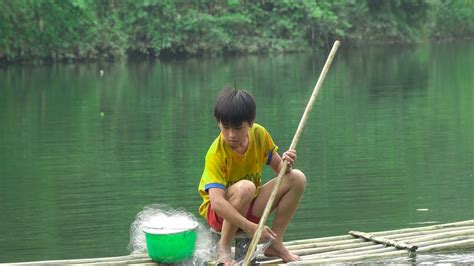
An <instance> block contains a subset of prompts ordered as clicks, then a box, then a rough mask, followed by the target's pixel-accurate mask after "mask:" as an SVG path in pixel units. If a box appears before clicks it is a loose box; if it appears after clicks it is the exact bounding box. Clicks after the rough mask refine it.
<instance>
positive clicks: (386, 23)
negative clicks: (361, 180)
mask: <svg viewBox="0 0 474 266" xmlns="http://www.w3.org/2000/svg"><path fill="white" fill-rule="evenodd" d="M472 36H474V0H390V1H380V0H254V1H250V0H140V1H137V0H0V61H2V62H14V61H22V60H28V61H29V60H51V61H57V60H90V59H98V58H105V59H117V58H123V57H126V56H146V57H155V56H175V55H199V54H229V53H230V54H232V53H261V52H273V51H275V52H291V51H303V50H308V49H313V48H317V47H322V46H327V45H328V44H329V43H332V41H333V40H334V39H336V38H338V39H342V40H344V41H346V43H351V44H357V43H362V42H367V41H376V42H417V41H422V40H426V39H431V38H442V39H444V38H460V37H463V38H464V37H472Z"/></svg>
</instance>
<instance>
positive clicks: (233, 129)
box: [218, 122, 252, 149]
mask: <svg viewBox="0 0 474 266" xmlns="http://www.w3.org/2000/svg"><path fill="white" fill-rule="evenodd" d="M218 126H219V128H220V130H221V133H222V136H223V137H224V141H225V142H226V143H227V145H229V146H230V147H231V148H232V149H239V148H246V145H248V132H249V129H250V127H252V125H250V124H249V123H248V122H242V124H240V125H238V126H231V125H224V124H222V123H221V122H219V123H218Z"/></svg>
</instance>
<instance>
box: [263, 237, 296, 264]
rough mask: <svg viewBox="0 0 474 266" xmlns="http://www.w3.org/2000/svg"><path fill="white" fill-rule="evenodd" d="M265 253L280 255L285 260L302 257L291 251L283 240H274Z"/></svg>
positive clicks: (273, 255)
mask: <svg viewBox="0 0 474 266" xmlns="http://www.w3.org/2000/svg"><path fill="white" fill-rule="evenodd" d="M263 254H264V255H265V256H267V257H278V258H281V259H282V260H283V261H284V262H290V261H296V260H299V259H300V257H299V256H298V255H295V254H293V253H291V252H290V251H289V250H288V249H287V248H286V247H285V246H284V245H283V243H281V242H273V244H272V245H271V246H269V247H268V248H267V249H266V250H265V251H264V252H263Z"/></svg>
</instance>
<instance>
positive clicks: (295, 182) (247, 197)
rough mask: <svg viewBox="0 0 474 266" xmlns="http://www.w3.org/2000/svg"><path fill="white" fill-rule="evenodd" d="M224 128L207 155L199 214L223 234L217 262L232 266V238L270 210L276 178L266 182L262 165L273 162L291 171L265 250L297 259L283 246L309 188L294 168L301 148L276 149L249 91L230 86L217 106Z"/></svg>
mask: <svg viewBox="0 0 474 266" xmlns="http://www.w3.org/2000/svg"><path fill="white" fill-rule="evenodd" d="M214 115H215V117H216V120H217V123H218V127H219V129H220V131H221V133H220V134H219V136H218V137H217V138H216V139H215V140H214V142H213V143H212V145H211V147H210V148H209V150H208V152H207V155H206V163H205V167H204V172H203V175H202V177H201V181H200V184H199V193H200V195H201V197H202V198H203V203H202V204H201V206H200V208H199V213H200V214H201V215H202V216H203V217H204V218H206V220H207V223H208V224H209V226H210V227H212V228H213V229H214V230H216V231H220V232H221V238H220V241H219V244H218V253H219V254H218V261H219V262H224V263H225V264H226V265H227V264H232V263H233V260H232V258H231V255H230V253H231V252H230V248H231V241H232V239H233V238H234V236H235V233H236V232H237V230H238V229H241V230H243V231H244V232H246V233H248V234H250V235H253V234H254V233H255V232H256V230H257V227H258V222H259V220H260V218H259V217H261V216H262V214H263V211H264V210H265V207H266V204H267V202H268V199H269V198H270V194H271V192H272V190H273V186H274V184H275V181H276V178H273V179H272V180H270V181H269V182H267V183H266V184H264V185H263V186H262V185H261V176H262V168H263V166H264V165H265V164H267V165H269V166H270V167H271V168H272V169H273V171H274V172H275V173H276V174H278V173H279V171H280V169H281V167H283V164H284V163H288V164H289V167H288V169H289V170H288V171H287V173H286V174H285V176H283V179H282V182H281V185H280V188H279V190H278V193H277V196H276V198H275V201H274V204H273V205H274V206H272V211H273V210H276V211H275V218H274V220H273V224H272V228H271V229H270V228H268V227H265V230H264V232H262V239H267V240H269V239H273V243H272V245H271V246H270V247H269V248H268V249H267V250H266V251H265V255H266V256H269V257H280V258H281V259H283V260H284V261H285V262H289V261H294V260H298V259H299V257H298V256H297V255H294V254H292V253H291V252H289V251H288V249H286V247H285V246H284V245H283V243H282V241H283V235H284V234H285V231H286V228H287V226H288V224H289V222H290V220H291V218H292V217H293V214H294V213H295V211H296V209H297V207H298V205H299V202H300V199H301V196H302V195H303V192H304V190H305V187H306V177H305V175H304V174H303V173H302V172H301V171H299V170H296V169H291V166H292V165H293V163H294V161H295V159H296V151H295V150H288V151H287V152H285V153H283V159H282V158H281V157H280V155H279V154H278V153H277V152H276V150H277V149H278V147H277V146H276V145H275V144H274V143H273V140H272V138H271V136H270V134H269V133H268V132H267V131H266V130H265V128H263V127H262V126H260V125H258V124H257V123H255V122H254V121H255V116H256V104H255V100H254V98H253V96H252V95H251V94H250V93H249V92H247V91H245V90H235V89H225V90H223V91H222V92H221V93H220V95H219V97H218V99H217V102H216V105H215V108H214Z"/></svg>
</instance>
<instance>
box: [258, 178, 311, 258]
mask: <svg viewBox="0 0 474 266" xmlns="http://www.w3.org/2000/svg"><path fill="white" fill-rule="evenodd" d="M275 183H276V178H273V179H272V180H270V181H269V182H267V183H266V184H265V185H263V186H262V188H261V189H260V193H259V195H258V197H257V198H256V199H255V203H254V205H253V209H252V212H253V215H255V216H257V217H261V216H262V214H263V211H264V210H265V207H266V204H267V202H268V199H269V198H270V195H271V193H272V191H273V187H274V185H275ZM305 187H306V177H305V175H304V174H303V172H301V171H299V170H297V169H293V170H291V171H290V172H289V173H288V174H286V175H285V176H283V178H282V180H281V184H280V188H279V189H278V192H277V195H276V198H275V201H274V202H273V206H272V210H276V211H275V219H274V220H273V224H272V230H273V232H275V233H276V234H277V237H276V239H275V240H274V242H273V244H272V245H271V246H270V247H269V248H268V249H267V250H266V251H265V255H268V256H277V257H280V258H282V259H283V260H284V261H285V262H288V261H294V260H297V259H298V258H299V257H298V256H296V255H294V254H292V253H290V252H289V251H288V249H286V247H285V246H283V236H284V234H285V231H286V228H287V227H288V224H289V223H290V221H291V219H292V218H293V215H294V214H295V212H296V209H297V208H298V205H299V204H300V200H301V197H302V195H303V192H304V190H305Z"/></svg>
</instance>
